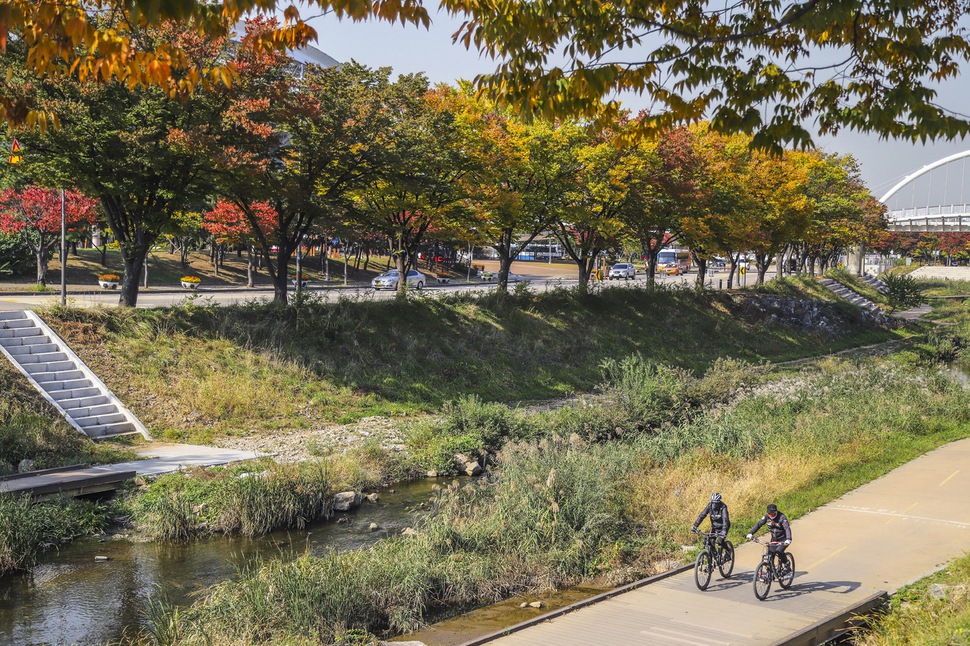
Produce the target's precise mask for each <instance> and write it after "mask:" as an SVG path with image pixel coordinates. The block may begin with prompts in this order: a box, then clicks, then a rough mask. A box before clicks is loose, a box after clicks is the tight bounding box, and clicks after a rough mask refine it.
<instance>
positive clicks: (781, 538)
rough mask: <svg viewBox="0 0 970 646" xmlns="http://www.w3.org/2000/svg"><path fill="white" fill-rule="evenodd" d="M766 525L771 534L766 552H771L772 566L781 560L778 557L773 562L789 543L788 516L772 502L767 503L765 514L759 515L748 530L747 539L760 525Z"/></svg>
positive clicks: (789, 528)
mask: <svg viewBox="0 0 970 646" xmlns="http://www.w3.org/2000/svg"><path fill="white" fill-rule="evenodd" d="M764 525H768V531H769V532H770V534H771V541H772V543H774V544H772V545H768V553H769V554H771V559H772V566H776V565H777V563H781V562H782V561H781V560H780V559H779V560H778V562H777V563H775V562H774V561H775V559H776V558H778V557H780V556H781V555H782V554H784V552H785V550H786V549H788V546H789V545H791V525H790V524H789V523H788V516H786V515H785V514H783V513H781V512H780V511H778V507H777V506H776V505H775V504H774V503H772V504H770V505H768V507H767V509H766V510H765V515H764V516H762V517H761V520H759V521H758V522H757V523H755V524H754V527H752V528H751V531H750V532H748V535H747V537H746V538H747V539H748V540H751V538H752V537H753V536H754V534H755V532H757V531H758V530H759V529H761V528H762V526H764Z"/></svg>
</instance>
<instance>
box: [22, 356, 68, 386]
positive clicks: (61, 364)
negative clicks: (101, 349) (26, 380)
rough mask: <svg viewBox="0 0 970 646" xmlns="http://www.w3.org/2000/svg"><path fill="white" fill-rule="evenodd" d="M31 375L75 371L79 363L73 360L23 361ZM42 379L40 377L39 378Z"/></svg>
mask: <svg viewBox="0 0 970 646" xmlns="http://www.w3.org/2000/svg"><path fill="white" fill-rule="evenodd" d="M20 365H21V366H23V368H24V370H26V371H27V372H28V373H29V374H30V375H45V374H56V373H62V372H68V373H73V372H75V371H77V365H75V363H74V362H73V361H48V362H46V363H21V364H20ZM37 381H38V382H39V381H40V380H39V379H38V380H37Z"/></svg>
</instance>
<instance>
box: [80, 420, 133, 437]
mask: <svg viewBox="0 0 970 646" xmlns="http://www.w3.org/2000/svg"><path fill="white" fill-rule="evenodd" d="M137 432H138V430H137V429H136V428H135V425H134V424H132V423H131V422H118V423H115V424H102V425H99V426H87V427H84V433H85V434H86V435H87V436H88V437H98V438H104V437H112V436H114V435H130V434H132V433H137Z"/></svg>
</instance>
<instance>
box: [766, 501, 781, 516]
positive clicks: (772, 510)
mask: <svg viewBox="0 0 970 646" xmlns="http://www.w3.org/2000/svg"><path fill="white" fill-rule="evenodd" d="M766 511H767V512H768V515H769V516H771V515H772V514H777V513H778V505H776V504H775V503H771V504H770V505H768V509H767V510H766Z"/></svg>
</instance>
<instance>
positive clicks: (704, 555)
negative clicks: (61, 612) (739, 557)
mask: <svg viewBox="0 0 970 646" xmlns="http://www.w3.org/2000/svg"><path fill="white" fill-rule="evenodd" d="M691 531H692V532H693V533H695V534H698V535H700V536H703V537H704V547H703V548H701V553H700V554H698V555H697V560H696V561H694V583H696V584H697V587H698V588H699V589H700V590H706V589H707V586H708V584H709V583H710V582H711V574H713V573H714V566H715V565H716V566H717V569H718V570H720V572H721V576H722V577H724V578H725V579H730V578H731V573H732V572H733V571H734V545H732V544H731V541H729V540H725V541H724V547H723V549H722V548H721V546H720V545H719V544H718V540H717V534H713V533H709V532H699V531H697V530H691Z"/></svg>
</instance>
